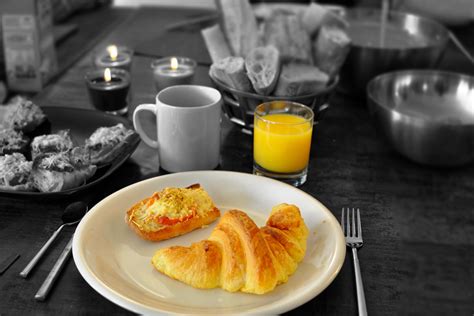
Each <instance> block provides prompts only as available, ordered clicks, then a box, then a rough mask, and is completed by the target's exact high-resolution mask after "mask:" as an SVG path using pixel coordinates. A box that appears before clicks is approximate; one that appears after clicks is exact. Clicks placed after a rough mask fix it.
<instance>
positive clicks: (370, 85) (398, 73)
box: [366, 69, 474, 126]
mask: <svg viewBox="0 0 474 316" xmlns="http://www.w3.org/2000/svg"><path fill="white" fill-rule="evenodd" d="M405 74H415V75H435V74H436V75H442V76H451V77H458V78H460V79H466V80H468V81H473V82H474V76H470V75H467V74H463V73H457V72H453V71H444V70H429V69H410V70H397V71H391V72H386V73H383V74H380V75H378V76H376V77H374V78H372V79H371V80H370V81H369V83H368V84H367V88H366V93H367V98H368V99H369V100H370V101H372V102H373V103H375V104H376V105H377V106H378V107H380V108H382V109H384V110H386V111H393V112H394V113H397V114H399V115H400V116H402V117H408V118H410V119H412V120H416V121H419V122H420V121H423V122H430V123H434V124H438V125H445V126H474V122H472V123H470V122H456V123H453V122H450V121H433V120H430V119H426V118H421V117H417V116H411V115H408V114H405V113H402V112H400V111H398V110H396V109H394V108H392V107H390V106H388V105H387V104H384V103H382V102H379V101H378V100H377V99H376V98H375V95H374V90H376V87H375V85H376V84H378V83H379V82H380V81H381V80H382V79H385V78H387V77H388V78H389V77H397V76H401V75H405Z"/></svg>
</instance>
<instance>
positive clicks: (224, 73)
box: [209, 57, 253, 92]
mask: <svg viewBox="0 0 474 316" xmlns="http://www.w3.org/2000/svg"><path fill="white" fill-rule="evenodd" d="M209 74H210V76H211V77H212V78H214V79H217V80H219V81H221V82H223V83H224V84H226V85H228V86H229V87H231V88H234V89H237V90H239V91H245V92H252V91H253V89H252V85H251V83H250V81H249V78H248V77H247V74H246V72H245V62H244V59H243V58H242V57H227V58H224V59H221V60H219V61H218V62H216V63H213V64H212V65H211V69H210V70H209Z"/></svg>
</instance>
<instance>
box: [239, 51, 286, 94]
mask: <svg viewBox="0 0 474 316" xmlns="http://www.w3.org/2000/svg"><path fill="white" fill-rule="evenodd" d="M245 68H246V69H247V76H248V77H249V79H250V81H251V82H252V86H253V88H254V89H255V91H256V92H257V93H259V94H262V95H269V94H270V93H272V91H273V89H274V88H275V85H276V83H277V80H278V76H279V74H280V53H279V51H278V49H276V48H275V47H274V46H264V47H257V48H254V49H253V50H252V51H250V53H249V54H248V55H247V57H246V58H245Z"/></svg>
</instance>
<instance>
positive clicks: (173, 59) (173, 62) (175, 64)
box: [171, 57, 178, 70]
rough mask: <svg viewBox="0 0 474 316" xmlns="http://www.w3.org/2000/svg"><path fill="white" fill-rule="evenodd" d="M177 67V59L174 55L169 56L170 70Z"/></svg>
mask: <svg viewBox="0 0 474 316" xmlns="http://www.w3.org/2000/svg"><path fill="white" fill-rule="evenodd" d="M176 69H178V59H177V58H176V57H173V58H171V70H176Z"/></svg>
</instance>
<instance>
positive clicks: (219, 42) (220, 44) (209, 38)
mask: <svg viewBox="0 0 474 316" xmlns="http://www.w3.org/2000/svg"><path fill="white" fill-rule="evenodd" d="M201 34H202V37H203V38H204V42H205V43H206V47H207V50H208V52H209V55H210V56H211V60H212V62H213V63H215V62H218V61H219V60H221V59H223V58H225V57H229V56H231V55H232V54H231V52H230V47H229V44H227V41H226V39H225V36H224V33H222V29H221V27H220V26H219V24H216V25H213V26H211V27H208V28H205V29H202V30H201Z"/></svg>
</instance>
